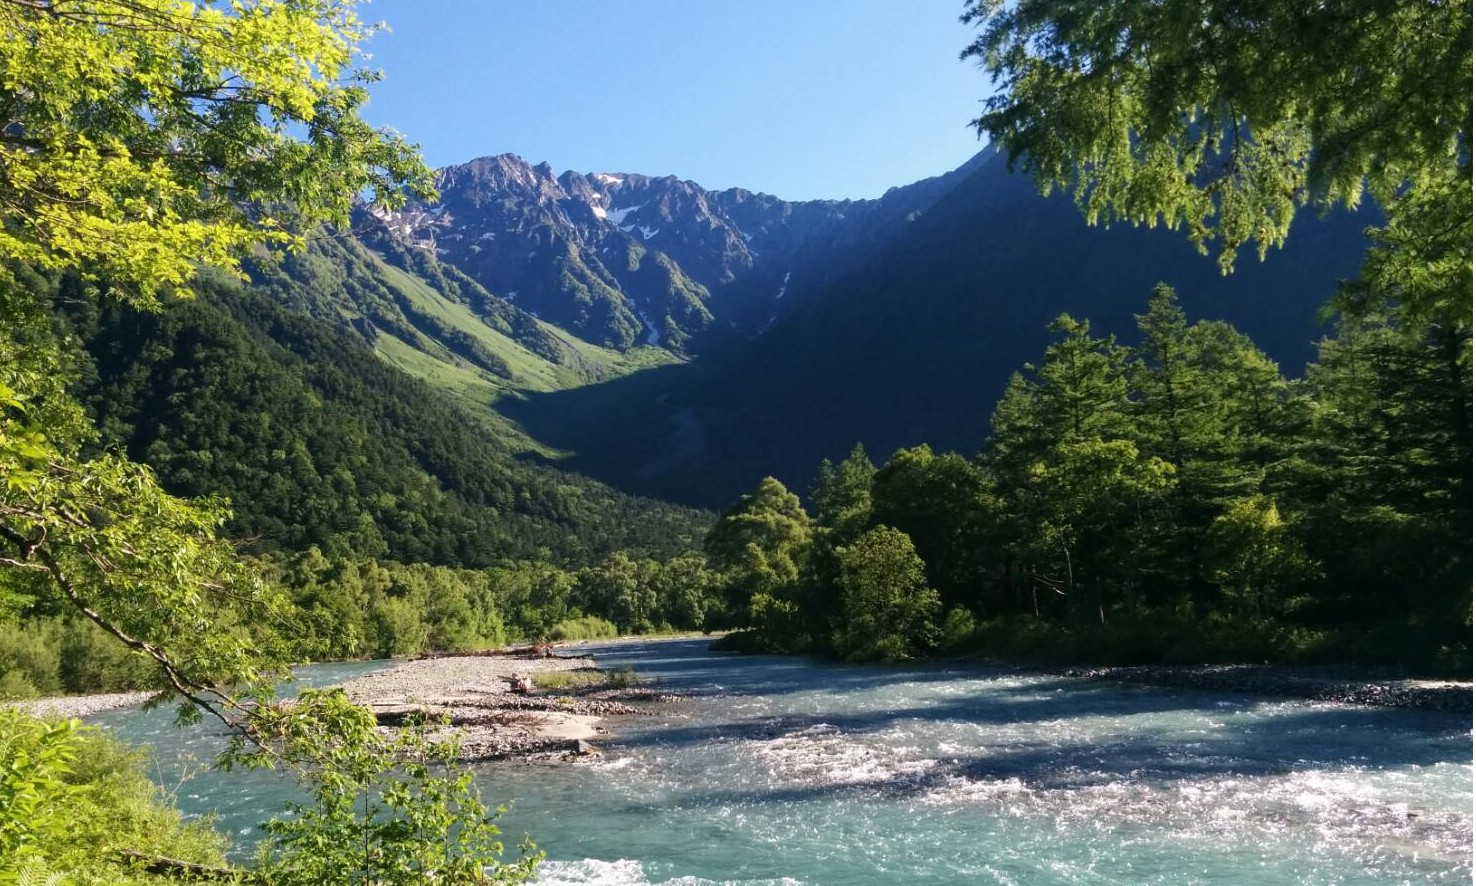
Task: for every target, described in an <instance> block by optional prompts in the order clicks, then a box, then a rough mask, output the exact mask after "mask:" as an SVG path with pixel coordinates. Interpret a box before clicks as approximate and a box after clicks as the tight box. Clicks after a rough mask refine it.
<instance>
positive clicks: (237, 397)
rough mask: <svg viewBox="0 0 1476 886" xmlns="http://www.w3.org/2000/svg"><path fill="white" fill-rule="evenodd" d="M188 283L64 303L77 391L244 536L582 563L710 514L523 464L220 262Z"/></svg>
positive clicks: (475, 421) (348, 342)
mask: <svg viewBox="0 0 1476 886" xmlns="http://www.w3.org/2000/svg"><path fill="white" fill-rule="evenodd" d="M198 289H199V291H200V297H199V298H198V299H196V300H193V301H177V302H173V303H170V304H169V305H167V306H166V309H165V310H163V311H161V312H159V313H157V314H152V313H140V312H136V311H128V310H118V309H113V310H104V311H93V310H91V309H90V308H88V307H86V305H87V304H88V303H86V302H83V301H81V300H77V299H67V298H65V297H63V298H61V299H60V300H59V303H60V304H61V305H62V306H63V307H64V310H65V311H66V313H64V315H63V319H64V320H65V322H66V323H67V324H68V326H69V327H70V328H71V330H72V331H73V332H75V333H76V334H77V336H78V338H79V339H80V340H81V341H82V342H83V344H84V346H85V348H86V354H87V356H88V361H89V365H88V366H87V367H86V371H85V372H84V376H83V382H82V384H81V386H80V387H81V390H80V393H81V394H82V396H83V398H84V400H85V402H87V403H88V404H89V405H90V407H91V409H92V411H93V413H94V415H95V417H96V419H97V422H98V424H99V427H100V428H101V429H102V431H103V439H104V442H105V443H106V444H108V445H118V446H121V447H122V448H124V449H125V450H126V451H127V452H128V453H129V455H130V457H132V458H134V459H136V460H139V461H142V462H145V463H147V464H149V465H150V466H152V467H153V468H154V470H155V471H156V472H157V473H158V475H159V477H160V479H161V481H162V482H163V483H164V485H165V487H166V488H168V489H169V490H170V491H172V492H175V493H178V494H183V495H189V496H198V495H206V494H214V495H223V496H225V497H227V498H228V499H229V500H230V501H231V502H232V505H233V508H234V512H235V516H234V519H233V521H232V523H231V525H230V526H229V527H228V529H229V532H230V534H231V535H232V536H233V537H235V538H238V539H242V540H243V543H244V544H246V545H247V546H248V549H250V550H253V551H258V552H272V551H283V550H286V551H294V550H302V549H304V548H306V547H307V546H308V545H317V546H319V547H320V548H322V549H323V550H324V551H325V552H327V553H330V554H331V553H337V554H354V555H358V556H376V557H389V558H392V559H396V560H401V561H404V562H428V563H437V564H446V565H461V566H471V567H480V566H487V565H491V564H494V563H496V562H499V561H501V560H503V559H505V558H528V559H550V558H551V559H553V560H555V561H558V562H563V563H571V564H581V563H588V562H592V561H594V560H596V559H598V558H599V557H600V556H602V555H603V554H605V553H608V552H609V551H611V550H614V549H616V548H624V549H630V550H633V551H646V552H651V553H662V554H670V553H675V552H677V551H681V550H687V549H689V548H690V546H691V545H692V544H693V543H694V539H696V538H698V537H699V536H700V533H701V532H702V530H703V527H704V526H705V525H706V521H707V516H706V515H704V514H701V513H699V512H695V511H692V510H689V509H683V508H679V507H672V506H668V505H665V504H662V503H659V502H652V501H643V500H639V499H635V498H632V497H631V496H628V495H625V494H622V493H619V492H616V491H615V490H612V489H610V488H609V487H606V486H603V485H601V484H599V483H597V482H593V481H590V480H587V479H585V478H583V477H579V476H576V475H572V474H569V473H567V472H564V471H559V470H554V469H551V468H548V467H543V466H539V465H537V464H532V463H529V462H527V461H526V460H524V459H523V458H521V457H519V455H518V450H519V449H522V448H525V447H524V446H523V443H524V441H523V440H522V439H521V438H520V437H518V436H517V435H516V434H515V433H510V432H509V430H508V427H509V426H507V425H506V423H505V422H503V421H502V420H500V419H498V418H497V417H496V416H495V415H494V414H493V413H491V412H490V411H488V410H487V409H486V408H485V404H483V405H482V406H480V407H476V408H473V407H472V406H471V405H469V404H468V403H467V402H465V401H464V400H461V399H458V398H457V397H455V396H452V395H450V394H448V393H447V392H446V391H444V390H441V389H438V388H436V387H433V386H431V385H429V384H426V383H425V382H423V381H421V380H418V379H416V378H413V377H411V376H410V375H407V374H406V373H404V372H402V371H400V370H399V369H397V368H396V367H395V366H393V365H390V364H389V363H388V362H386V361H385V360H384V359H382V358H381V357H380V356H378V355H377V354H376V353H375V351H374V350H372V349H371V348H370V347H369V346H368V345H367V344H366V343H365V341H364V340H363V339H362V338H361V336H360V333H359V332H358V330H357V329H355V328H354V325H353V323H352V322H348V323H328V322H324V321H323V320H319V319H315V318H314V317H310V316H307V315H305V314H304V313H301V312H299V311H294V310H290V309H288V308H285V307H283V306H282V305H281V304H280V303H279V302H278V301H277V298H275V297H272V296H271V295H268V294H267V292H266V291H265V290H263V289H261V288H259V287H251V286H245V285H242V284H240V283H238V282H236V281H232V280H228V279H225V278H224V277H221V276H219V275H214V274H207V275H203V276H202V279H201V281H200V283H199V286H198ZM273 295H275V296H278V297H280V295H281V292H280V291H274V293H273ZM63 296H65V291H64V292H63ZM417 353H421V352H417Z"/></svg>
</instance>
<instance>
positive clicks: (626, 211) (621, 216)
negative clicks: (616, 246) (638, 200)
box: [605, 203, 646, 231]
mask: <svg viewBox="0 0 1476 886" xmlns="http://www.w3.org/2000/svg"><path fill="white" fill-rule="evenodd" d="M645 205H646V204H644V203H642V204H640V205H639V206H624V207H621V208H620V209H607V210H605V218H606V220H608V221H609V222H610V224H612V225H615V226H617V227H619V226H620V225H621V224H622V223H623V222H624V221H625V217H626V216H627V215H630V214H631V213H632V212H635V211H636V210H637V209H640V208H642V207H644V206H645ZM631 227H634V225H632V226H631ZM621 230H622V231H624V230H627V229H626V228H621Z"/></svg>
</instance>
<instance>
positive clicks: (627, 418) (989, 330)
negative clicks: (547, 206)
mask: <svg viewBox="0 0 1476 886" xmlns="http://www.w3.org/2000/svg"><path fill="white" fill-rule="evenodd" d="M1367 223H1368V219H1366V218H1359V217H1357V216H1350V215H1346V214H1343V215H1333V216H1330V217H1328V218H1326V219H1315V218H1311V217H1309V218H1305V219H1302V220H1299V222H1298V224H1297V226H1296V228H1295V229H1294V231H1293V234H1292V237H1291V240H1290V241H1289V244H1288V247H1287V248H1286V249H1285V250H1282V251H1278V252H1274V253H1272V254H1271V255H1269V256H1268V257H1267V260H1266V261H1265V262H1264V263H1262V262H1257V261H1256V260H1255V257H1254V256H1242V258H1241V260H1240V263H1239V265H1238V269H1237V270H1236V272H1235V273H1234V274H1233V275H1230V276H1221V275H1220V274H1219V272H1218V270H1217V268H1216V266H1215V263H1214V262H1213V260H1212V259H1209V258H1206V257H1203V256H1200V255H1198V254H1197V253H1196V252H1195V250H1194V249H1193V247H1192V246H1190V245H1189V244H1187V243H1186V242H1185V240H1184V237H1183V234H1182V233H1179V232H1173V231H1164V230H1146V229H1134V228H1128V227H1119V228H1114V229H1110V230H1107V229H1101V228H1091V227H1088V226H1087V225H1086V224H1085V223H1084V222H1083V221H1082V219H1081V217H1080V214H1079V212H1078V211H1077V209H1076V207H1075V206H1074V205H1073V204H1072V203H1071V202H1070V200H1068V199H1065V198H1062V197H1060V196H1057V197H1054V198H1050V199H1042V198H1041V197H1040V196H1039V195H1038V193H1037V192H1036V190H1035V188H1034V186H1033V185H1032V184H1031V183H1030V182H1029V181H1028V180H1026V179H1023V178H1022V177H1020V176H1013V175H1010V174H1008V173H1007V171H1006V170H1005V169H1004V164H1003V162H1002V161H1001V160H1000V158H998V157H993V156H986V157H984V158H981V159H979V160H978V161H976V162H975V163H973V164H971V165H970V168H967V169H966V170H964V171H963V174H962V175H961V176H959V177H958V178H956V179H955V180H954V182H953V183H952V187H951V188H949V189H947V192H946V193H945V194H943V195H942V196H941V197H940V198H938V199H937V200H936V201H935V202H934V203H933V204H932V205H931V206H930V207H929V208H928V209H927V210H926V211H924V212H921V213H919V214H917V215H915V216H914V217H912V218H911V219H910V220H909V221H907V222H905V223H903V224H900V225H897V226H894V227H893V228H892V229H891V237H890V239H888V240H887V241H886V242H885V243H884V244H882V245H879V246H878V247H876V248H875V249H873V250H870V251H869V252H868V253H866V254H865V257H864V258H862V259H860V260H859V261H855V262H854V263H851V264H849V265H846V266H844V267H842V268H832V269H831V273H832V275H833V279H834V282H832V283H830V284H828V285H821V286H818V287H815V288H813V289H810V290H809V291H801V292H798V293H795V294H793V295H792V296H791V297H790V298H786V299H785V300H784V302H785V304H782V305H776V307H777V311H776V314H777V316H776V319H775V320H774V321H773V324H772V326H769V327H768V328H767V329H766V330H765V331H764V332H763V334H762V335H759V336H757V337H756V338H753V339H749V340H734V341H729V342H727V343H725V344H724V345H723V346H722V347H716V348H714V349H712V350H711V351H710V352H709V353H708V354H706V355H705V356H704V358H703V359H702V360H700V361H697V362H696V363H694V364H692V365H689V366H679V367H668V368H663V369H660V370H656V371H654V372H650V373H643V374H641V375H639V376H636V377H630V378H625V379H619V380H615V381H612V382H609V383H605V384H600V385H596V386H591V387H586V388H582V389H579V390H576V391H568V392H562V393H554V394H548V395H539V396H537V397H534V398H533V399H532V400H530V401H529V402H527V403H522V404H509V406H508V410H507V411H508V414H510V415H511V416H513V417H514V418H515V419H516V420H517V421H519V422H520V423H521V424H522V425H523V426H524V427H526V428H528V429H529V430H530V432H531V433H533V434H534V435H535V436H538V437H539V438H540V439H544V440H546V441H548V442H550V443H551V444H553V445H555V446H557V447H558V448H560V449H565V450H569V451H571V452H573V453H575V455H574V456H573V457H572V458H571V459H569V460H568V461H567V462H566V463H567V464H568V465H570V466H572V467H574V468H576V469H578V470H580V471H584V472H588V473H590V474H592V475H594V476H599V477H602V478H604V479H607V480H609V481H611V482H615V483H617V484H620V485H622V487H624V488H631V489H640V490H642V491H643V492H646V493H649V494H655V495H660V496H668V497H672V498H676V499H679V500H683V501H688V502H701V503H704V504H706V505H709V506H719V505H721V504H723V503H724V502H727V501H731V500H732V498H733V497H735V496H736V495H737V494H738V493H740V492H742V491H745V490H746V489H747V488H748V487H750V486H752V484H753V482H755V480H756V479H757V478H758V477H760V476H763V475H764V474H774V475H776V476H778V477H779V478H780V479H782V480H784V481H785V482H786V483H789V484H791V485H796V486H798V487H799V488H804V487H805V486H806V485H807V484H808V482H809V480H810V474H811V473H812V472H813V470H814V468H815V465H816V464H817V463H818V461H819V460H820V459H821V458H822V457H829V458H839V457H841V456H843V455H844V454H845V452H846V451H848V449H849V448H850V446H851V445H853V444H854V443H855V442H856V441H858V440H859V441H862V442H863V443H864V444H865V445H866V446H867V448H868V449H869V450H870V451H871V452H872V453H873V454H874V455H875V456H877V457H883V458H884V457H885V456H887V455H888V454H890V453H891V452H892V451H894V450H895V449H897V448H898V447H901V446H908V445H914V444H917V443H922V442H928V443H931V444H933V445H934V446H939V447H944V448H950V449H958V450H961V451H964V452H972V451H974V450H975V449H977V447H978V446H979V444H980V443H981V442H982V440H983V438H984V436H985V435H986V433H987V431H988V419H989V415H990V413H991V412H992V409H993V405H994V402H995V400H996V399H997V398H998V396H999V394H1000V392H1001V391H1002V389H1003V387H1004V384H1005V381H1006V379H1007V378H1008V376H1009V374H1010V373H1011V372H1013V371H1014V370H1016V369H1018V368H1019V367H1020V366H1021V365H1022V364H1023V363H1025V362H1027V361H1030V360H1033V359H1038V357H1039V355H1040V353H1041V352H1042V350H1043V348H1044V345H1045V343H1046V341H1047V338H1048V333H1047V331H1046V326H1047V325H1048V324H1049V322H1050V321H1051V320H1052V319H1053V318H1054V317H1055V316H1057V315H1058V314H1060V313H1062V312H1063V311H1064V312H1070V313H1073V314H1075V315H1077V316H1083V317H1088V318H1091V319H1092V320H1093V321H1094V323H1095V324H1096V328H1098V329H1105V330H1107V331H1115V332H1118V333H1125V332H1127V331H1129V330H1131V328H1132V325H1133V314H1134V313H1136V312H1141V311H1142V310H1143V307H1144V305H1145V304H1146V302H1147V297H1148V294H1149V292H1150V290H1151V288H1152V287H1153V285H1154V284H1155V283H1156V282H1159V281H1164V282H1168V283H1170V284H1171V285H1173V286H1175V287H1176V288H1178V290H1179V291H1180V294H1181V296H1182V298H1183V302H1184V304H1185V306H1186V309H1187V310H1188V311H1189V313H1190V314H1191V316H1193V317H1195V318H1209V317H1212V318H1222V319H1226V320H1229V321H1231V322H1232V323H1234V324H1235V325H1236V326H1237V327H1239V328H1240V329H1241V330H1242V331H1244V332H1246V333H1247V334H1248V335H1250V336H1251V337H1252V338H1253V339H1254V340H1255V341H1256V342H1257V343H1258V344H1260V345H1261V346H1262V347H1263V348H1264V349H1265V350H1266V351H1267V352H1268V353H1269V354H1271V355H1272V356H1273V358H1275V359H1278V360H1280V361H1282V362H1284V363H1287V364H1289V368H1291V370H1292V371H1293V373H1295V371H1296V369H1297V367H1298V365H1299V364H1300V363H1302V362H1304V361H1305V360H1306V359H1307V358H1308V357H1310V356H1311V353H1312V349H1311V343H1312V341H1313V340H1314V339H1315V338H1316V337H1317V336H1318V334H1319V327H1318V323H1317V319H1316V317H1317V311H1318V308H1319V306H1320V305H1321V304H1322V303H1324V302H1325V301H1326V299H1327V298H1328V297H1329V296H1330V295H1331V294H1332V292H1333V289H1334V287H1335V285H1336V281H1337V280H1338V279H1339V278H1340V277H1345V276H1349V275H1351V274H1352V273H1353V272H1354V271H1355V270H1356V268H1357V265H1358V262H1359V260H1360V257H1361V253H1362V248H1363V238H1362V234H1361V230H1362V227H1363V226H1364V225H1366V224H1367Z"/></svg>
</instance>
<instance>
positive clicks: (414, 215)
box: [378, 154, 962, 354]
mask: <svg viewBox="0 0 1476 886" xmlns="http://www.w3.org/2000/svg"><path fill="white" fill-rule="evenodd" d="M961 173H962V170H961V171H960V172H955V173H950V174H949V175H948V176H940V177H939V178H936V179H928V180H926V181H923V182H919V183H917V184H914V185H908V186H906V187H903V188H894V189H892V190H891V191H889V192H888V193H887V194H886V195H885V196H884V197H882V198H880V199H878V200H842V201H835V200H813V201H806V202H789V201H785V200H781V199H779V198H777V197H772V196H769V195H767V194H756V193H753V192H750V191H745V190H742V189H740V188H733V189H729V190H726V191H708V190H704V189H703V188H702V187H701V186H699V185H697V184H696V183H694V182H690V181H683V180H681V179H678V178H676V177H674V176H664V177H652V176H645V175H634V174H627V173H619V174H616V173H603V172H601V173H589V174H581V173H577V172H564V173H563V174H561V175H555V174H554V171H553V169H552V167H550V166H549V165H548V164H546V163H540V164H538V165H536V166H534V165H530V164H529V163H527V162H525V161H524V160H522V159H521V158H520V157H517V156H516V155H513V154H501V155H498V156H495V157H483V158H481V159H478V160H473V161H471V162H470V163H466V164H462V165H460V166H449V167H446V168H445V169H442V170H440V172H439V173H438V176H437V182H436V185H437V188H438V189H439V190H440V192H441V202H440V203H438V204H435V205H424V204H412V205H411V206H409V207H407V208H406V209H405V210H403V211H400V212H395V213H380V214H379V216H378V217H379V219H380V220H381V221H382V222H383V225H384V227H385V229H386V230H387V231H388V232H389V233H390V234H392V235H393V236H394V237H396V238H397V239H398V240H400V241H401V242H402V243H405V244H407V245H410V246H412V247H417V248H420V249H424V250H428V251H433V252H434V253H436V254H437V255H438V256H440V257H442V258H443V259H445V260H446V261H448V262H450V263H451V264H453V265H455V266H456V267H458V268H460V269H461V270H462V271H464V272H466V273H467V274H469V275H470V276H471V277H472V278H474V279H475V280H476V281H477V282H478V283H480V284H481V285H482V286H484V287H486V288H487V289H488V290H490V291H492V292H494V293H497V294H499V295H502V296H504V297H506V298H507V299H508V300H510V301H512V302H514V303H515V304H517V305H518V306H519V307H521V308H523V309H525V310H528V311H531V312H533V313H534V314H536V315H537V316H538V317H539V318H541V319H543V320H547V321H549V322H552V323H555V324H557V325H559V326H562V327H564V328H566V329H568V330H570V331H572V332H574V333H576V334H578V335H580V336H581V337H583V338H585V339H587V340H589V341H592V342H596V343H598V344H603V345H608V346H612V347H615V348H620V349H628V348H631V347H635V346H638V345H652V346H661V347H665V348H668V349H670V350H672V351H674V352H676V353H679V354H681V353H690V352H692V351H693V350H694V349H696V348H697V347H698V346H699V344H700V342H701V340H702V338H703V336H704V334H705V333H707V332H709V331H710V330H711V329H712V328H713V326H714V324H715V323H718V322H719V321H721V324H722V326H723V327H724V329H726V330H734V329H736V330H738V331H740V332H757V331H760V330H761V329H762V328H763V327H764V326H765V325H767V323H769V322H772V320H773V318H774V317H775V316H776V315H777V313H778V312H779V311H780V310H781V309H782V308H783V307H784V306H783V304H781V302H782V301H783V299H784V298H785V297H786V295H789V296H792V295H793V293H794V292H795V291H796V290H797V289H799V288H801V287H802V286H805V285H808V284H812V283H818V282H821V281H823V280H825V279H826V278H827V277H828V276H829V275H832V274H833V273H834V270H833V267H834V266H836V265H837V264H839V263H843V259H844V258H846V257H848V256H850V255H852V254H853V253H855V252H857V251H858V250H862V249H864V248H865V247H866V246H867V245H869V244H874V243H875V242H877V241H878V240H879V239H880V238H882V237H883V236H885V235H886V234H888V233H889V232H890V231H891V230H892V229H893V228H895V227H896V226H897V225H900V224H905V223H907V222H909V221H912V220H914V219H915V218H916V217H917V216H918V215H919V214H920V213H922V212H923V211H925V210H926V208H927V207H928V206H929V205H930V204H931V203H932V201H934V200H936V199H937V198H938V197H939V196H940V195H941V194H942V193H944V192H945V191H946V190H947V187H948V186H949V184H950V183H951V182H952V181H953V180H954V178H955V177H957V176H959V175H960V174H961Z"/></svg>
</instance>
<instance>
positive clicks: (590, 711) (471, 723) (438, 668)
mask: <svg viewBox="0 0 1476 886" xmlns="http://www.w3.org/2000/svg"><path fill="white" fill-rule="evenodd" d="M558 671H563V672H570V673H571V675H575V676H573V677H572V679H571V680H569V681H567V683H566V685H564V686H560V687H557V688H551V689H540V688H539V685H540V682H541V681H540V680H539V679H538V677H537V676H536V675H538V674H547V673H551V672H558ZM601 674H602V672H600V671H598V669H597V668H595V667H594V664H593V660H592V659H591V658H589V657H587V656H564V655H558V654H554V653H552V652H551V651H548V650H538V651H533V650H525V651H515V652H503V653H489V654H485V655H449V656H435V657H427V658H421V659H415V660H411V661H405V662H401V663H399V664H397V665H395V666H394V667H392V668H390V669H389V670H386V671H381V672H379V673H377V674H371V675H369V676H367V677H361V678H359V679H357V680H351V681H349V682H348V683H345V684H343V689H344V691H345V692H346V693H347V694H348V697H349V698H350V699H351V700H353V701H354V702H355V703H357V704H361V705H364V706H366V707H368V708H369V709H370V710H372V711H374V713H375V715H376V717H377V718H378V719H379V722H380V724H381V725H382V726H383V727H384V728H396V727H399V726H402V725H404V724H405V723H406V722H407V721H411V720H415V719H425V720H442V721H445V725H443V726H441V727H438V728H437V729H435V730H433V732H432V736H433V737H450V736H452V735H455V736H457V737H458V738H459V739H460V741H461V753H462V758H463V759H465V760H468V761H479V760H507V759H524V760H577V759H581V758H587V757H594V756H598V755H599V749H598V747H597V746H596V745H594V744H593V743H592V742H594V741H597V740H598V739H599V738H600V737H601V736H603V735H605V734H606V729H605V727H604V725H603V720H604V718H606V717H612V716H626V715H643V714H648V713H650V710H649V708H646V707H640V706H638V705H636V704H633V703H632V702H651V701H667V700H671V699H672V698H674V696H670V695H666V694H662V693H659V692H656V691H654V690H651V689H647V688H644V687H640V686H632V685H619V686H613V685H607V684H606V682H605V681H604V680H603V678H602V676H601ZM585 681H588V682H585Z"/></svg>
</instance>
